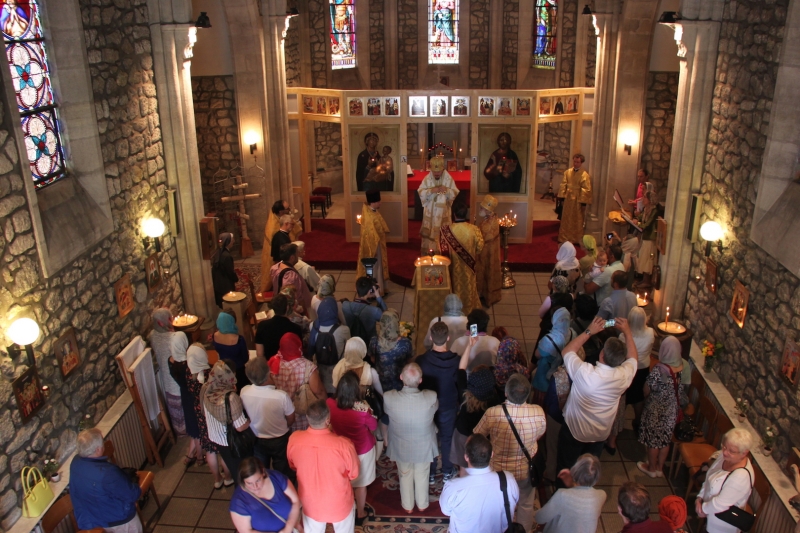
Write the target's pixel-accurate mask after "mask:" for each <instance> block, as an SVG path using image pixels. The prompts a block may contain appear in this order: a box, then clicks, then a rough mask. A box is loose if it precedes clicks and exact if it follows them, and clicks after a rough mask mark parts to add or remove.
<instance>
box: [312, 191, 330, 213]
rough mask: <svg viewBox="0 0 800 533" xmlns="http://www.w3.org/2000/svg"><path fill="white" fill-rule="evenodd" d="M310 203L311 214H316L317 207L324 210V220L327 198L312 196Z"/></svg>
mask: <svg viewBox="0 0 800 533" xmlns="http://www.w3.org/2000/svg"><path fill="white" fill-rule="evenodd" d="M309 202H310V203H311V214H312V215H313V214H314V208H315V207H319V208H320V209H321V210H322V218H325V209H326V207H327V200H326V199H325V197H324V196H314V195H312V196H311V197H310V198H309Z"/></svg>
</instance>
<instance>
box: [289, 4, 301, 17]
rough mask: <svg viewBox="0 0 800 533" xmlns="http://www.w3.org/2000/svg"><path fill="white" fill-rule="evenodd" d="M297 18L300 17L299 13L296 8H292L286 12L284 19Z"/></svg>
mask: <svg viewBox="0 0 800 533" xmlns="http://www.w3.org/2000/svg"><path fill="white" fill-rule="evenodd" d="M299 16H300V12H299V11H298V10H297V8H296V7H293V8H291V9H290V10H289V11H287V12H286V18H290V19H291V18H294V17H299Z"/></svg>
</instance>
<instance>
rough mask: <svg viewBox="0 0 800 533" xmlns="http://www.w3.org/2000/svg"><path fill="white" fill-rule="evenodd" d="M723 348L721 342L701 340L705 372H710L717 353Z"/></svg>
mask: <svg viewBox="0 0 800 533" xmlns="http://www.w3.org/2000/svg"><path fill="white" fill-rule="evenodd" d="M722 350H724V347H723V346H722V343H721V342H718V343H716V344H715V343H713V342H711V341H709V340H708V339H706V340H704V341H703V349H702V353H703V357H704V359H703V370H705V371H706V372H711V370H712V368H713V367H714V361H715V358H716V356H717V355H718V354H720V353H721V352H722Z"/></svg>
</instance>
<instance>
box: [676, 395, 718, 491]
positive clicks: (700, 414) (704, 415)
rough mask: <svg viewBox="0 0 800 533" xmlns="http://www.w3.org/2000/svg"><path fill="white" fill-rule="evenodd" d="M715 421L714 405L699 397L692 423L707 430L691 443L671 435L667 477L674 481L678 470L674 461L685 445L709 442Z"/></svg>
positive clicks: (703, 397) (715, 409)
mask: <svg viewBox="0 0 800 533" xmlns="http://www.w3.org/2000/svg"><path fill="white" fill-rule="evenodd" d="M716 419H717V408H716V407H714V404H713V403H712V402H711V400H709V399H708V398H706V397H705V396H701V397H700V408H699V409H698V411H697V413H695V415H694V420H693V422H694V427H696V428H699V429H700V430H703V427H704V426H705V427H706V428H707V430H706V431H704V434H703V435H701V436H696V437H695V438H694V440H692V441H691V442H682V441H679V440H677V439H676V438H675V435H674V434H673V436H672V442H673V448H672V460H671V461H670V465H669V476H670V477H671V478H673V479H674V478H675V476H676V475H677V473H678V469H677V468H675V459H676V456H677V455H678V454H679V453H680V450H681V449H682V448H683V447H684V445H685V444H704V443H708V442H711V435H712V434H713V430H714V422H715V421H716ZM678 466H680V465H678Z"/></svg>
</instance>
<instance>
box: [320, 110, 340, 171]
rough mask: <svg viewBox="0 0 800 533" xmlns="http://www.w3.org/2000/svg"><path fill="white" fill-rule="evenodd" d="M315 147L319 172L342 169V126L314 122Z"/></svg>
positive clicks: (332, 123)
mask: <svg viewBox="0 0 800 533" xmlns="http://www.w3.org/2000/svg"><path fill="white" fill-rule="evenodd" d="M314 139H315V143H314V147H315V150H316V161H317V170H325V171H329V170H333V169H336V168H342V162H341V161H340V160H339V159H338V158H339V157H341V155H342V126H341V125H340V124H336V123H334V122H314Z"/></svg>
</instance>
